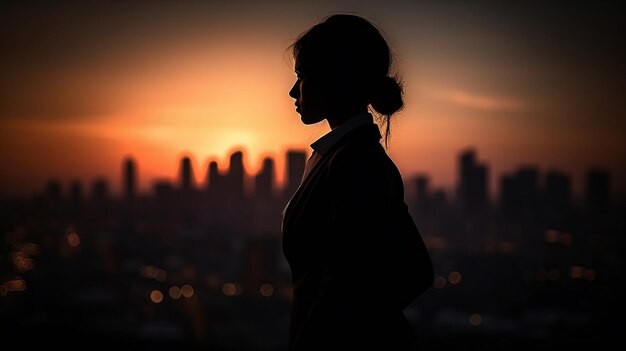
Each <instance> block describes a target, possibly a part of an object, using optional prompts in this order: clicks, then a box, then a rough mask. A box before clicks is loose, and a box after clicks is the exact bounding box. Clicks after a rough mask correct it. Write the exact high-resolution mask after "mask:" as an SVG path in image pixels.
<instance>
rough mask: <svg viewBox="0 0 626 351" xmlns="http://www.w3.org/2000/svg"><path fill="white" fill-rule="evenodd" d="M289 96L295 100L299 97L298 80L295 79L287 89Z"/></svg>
mask: <svg viewBox="0 0 626 351" xmlns="http://www.w3.org/2000/svg"><path fill="white" fill-rule="evenodd" d="M289 96H291V97H292V98H294V99H296V100H297V99H298V98H299V97H300V87H299V86H298V81H296V82H295V83H294V84H293V86H292V87H291V90H289Z"/></svg>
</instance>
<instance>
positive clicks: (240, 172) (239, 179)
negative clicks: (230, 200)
mask: <svg viewBox="0 0 626 351" xmlns="http://www.w3.org/2000/svg"><path fill="white" fill-rule="evenodd" d="M244 177H245V170H244V167H243V152H241V151H235V152H233V153H232V154H231V155H230V164H229V167H228V193H229V195H230V196H232V197H234V198H241V197H243V195H244V191H243V187H244Z"/></svg>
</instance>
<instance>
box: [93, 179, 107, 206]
mask: <svg viewBox="0 0 626 351" xmlns="http://www.w3.org/2000/svg"><path fill="white" fill-rule="evenodd" d="M91 197H92V199H93V200H95V201H96V202H99V203H104V202H106V201H107V200H108V199H109V183H107V181H106V179H104V178H98V179H96V180H95V181H94V182H93V185H92V188H91Z"/></svg>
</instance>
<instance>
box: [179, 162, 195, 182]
mask: <svg viewBox="0 0 626 351" xmlns="http://www.w3.org/2000/svg"><path fill="white" fill-rule="evenodd" d="M193 186H194V184H193V171H192V169H191V159H190V158H189V157H188V156H185V157H183V159H182V160H181V162H180V187H181V189H182V190H192V189H193Z"/></svg>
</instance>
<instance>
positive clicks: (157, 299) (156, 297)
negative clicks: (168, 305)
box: [150, 290, 163, 303]
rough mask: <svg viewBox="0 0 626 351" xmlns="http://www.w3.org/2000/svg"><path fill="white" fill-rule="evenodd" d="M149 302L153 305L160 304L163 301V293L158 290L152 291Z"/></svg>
mask: <svg viewBox="0 0 626 351" xmlns="http://www.w3.org/2000/svg"><path fill="white" fill-rule="evenodd" d="M150 300H151V301H152V302H154V303H161V302H162V301H163V293H162V292H160V291H159V290H152V292H151V293H150Z"/></svg>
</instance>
